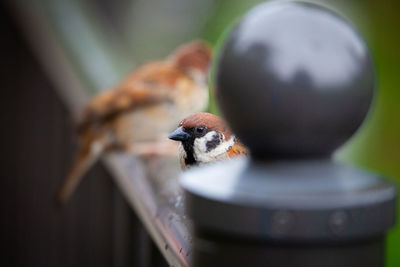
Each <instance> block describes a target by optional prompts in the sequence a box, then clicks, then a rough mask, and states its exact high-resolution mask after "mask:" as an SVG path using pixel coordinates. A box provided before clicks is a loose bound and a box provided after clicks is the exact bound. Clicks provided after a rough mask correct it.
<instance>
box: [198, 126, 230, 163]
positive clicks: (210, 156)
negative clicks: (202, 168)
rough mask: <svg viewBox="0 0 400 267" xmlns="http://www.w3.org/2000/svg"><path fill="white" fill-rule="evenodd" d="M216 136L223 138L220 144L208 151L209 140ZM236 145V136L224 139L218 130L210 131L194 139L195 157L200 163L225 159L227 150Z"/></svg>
mask: <svg viewBox="0 0 400 267" xmlns="http://www.w3.org/2000/svg"><path fill="white" fill-rule="evenodd" d="M215 136H217V137H219V138H221V142H220V144H218V145H217V146H216V147H215V148H213V149H211V150H209V151H207V142H209V141H212V140H213V139H214V138H215ZM233 145H234V138H233V137H231V139H229V140H227V141H226V140H224V139H223V137H221V136H220V135H219V134H218V133H217V132H215V131H211V132H208V133H207V134H206V135H205V136H203V137H201V138H197V139H195V140H194V145H193V150H194V157H195V159H196V161H198V162H199V163H206V162H210V161H215V160H219V159H223V158H224V157H226V151H228V150H229V148H230V147H232V146H233Z"/></svg>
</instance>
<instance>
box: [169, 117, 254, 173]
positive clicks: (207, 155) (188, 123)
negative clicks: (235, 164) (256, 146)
mask: <svg viewBox="0 0 400 267" xmlns="http://www.w3.org/2000/svg"><path fill="white" fill-rule="evenodd" d="M168 138H169V139H172V140H175V141H180V146H179V161H180V164H181V168H182V169H187V168H189V167H192V166H196V165H202V164H207V163H210V162H216V161H221V160H226V159H230V158H233V157H236V156H239V155H248V154H249V153H248V150H247V148H246V147H245V146H244V145H243V144H242V143H241V142H240V141H239V139H238V138H236V137H235V136H234V135H233V134H232V132H231V131H230V130H229V128H228V127H227V125H226V123H225V122H224V120H222V119H221V118H220V117H218V116H216V115H213V114H211V113H206V112H200V113H196V114H192V115H189V116H188V117H186V118H184V119H183V120H182V121H181V122H180V123H179V125H178V128H177V129H176V130H175V131H174V132H172V133H171V134H170V135H169V136H168Z"/></svg>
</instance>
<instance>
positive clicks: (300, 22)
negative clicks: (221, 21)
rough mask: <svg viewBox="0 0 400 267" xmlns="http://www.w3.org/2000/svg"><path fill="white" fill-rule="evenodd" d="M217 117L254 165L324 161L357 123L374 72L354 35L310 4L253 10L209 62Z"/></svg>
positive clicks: (329, 13)
mask: <svg viewBox="0 0 400 267" xmlns="http://www.w3.org/2000/svg"><path fill="white" fill-rule="evenodd" d="M215 75H216V76H215V82H216V85H215V87H216V94H217V100H218V103H219V106H220V108H221V111H222V114H223V116H224V117H225V118H226V120H227V121H228V123H229V125H230V126H231V128H232V130H233V131H234V132H235V133H236V134H237V135H238V136H239V138H240V139H241V140H242V141H243V142H244V143H245V144H246V145H247V146H249V148H250V150H251V152H252V155H253V156H254V157H256V158H301V157H321V156H329V155H330V154H331V153H332V151H333V150H335V149H336V148H337V147H338V146H340V145H341V144H343V143H344V142H345V141H346V140H347V139H348V138H349V137H350V136H351V135H352V134H353V133H354V132H355V131H356V130H357V129H358V127H359V126H360V124H361V123H362V121H363V120H364V118H365V116H366V114H367V112H368V109H369V106H370V103H371V100H372V96H373V89H374V86H375V71H374V66H373V63H372V60H371V56H370V53H369V51H368V48H367V46H366V44H365V42H364V41H363V39H362V38H361V37H360V35H359V34H358V32H357V31H356V30H355V29H354V27H353V26H352V25H350V24H349V23H348V22H347V21H346V20H344V19H343V18H341V17H340V16H338V15H337V14H335V13H333V12H332V11H330V10H328V9H326V8H324V7H321V6H318V5H315V4H310V3H303V2H273V3H264V4H261V5H258V6H256V7H255V8H253V9H252V10H251V11H250V12H248V13H247V15H245V16H244V17H243V19H242V20H241V21H240V22H239V24H238V25H237V26H236V27H235V28H234V29H233V30H232V31H231V33H230V34H229V35H228V37H227V39H226V41H225V44H224V45H223V47H222V49H221V51H220V55H219V58H218V61H217V68H216V73H215Z"/></svg>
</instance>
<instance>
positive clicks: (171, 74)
mask: <svg viewBox="0 0 400 267" xmlns="http://www.w3.org/2000/svg"><path fill="white" fill-rule="evenodd" d="M184 77H185V76H184V74H183V73H182V72H181V71H180V70H179V69H176V68H174V67H173V66H171V65H170V64H168V63H163V62H153V63H149V64H147V65H145V66H143V67H141V68H139V69H138V70H136V71H135V72H133V73H132V74H131V75H129V76H128V77H127V78H126V79H125V80H124V81H123V82H122V83H121V84H119V85H118V86H117V87H116V88H114V89H112V90H108V91H105V92H103V93H101V94H99V95H98V96H96V97H95V98H94V99H93V100H92V101H91V102H90V103H89V105H88V106H87V107H86V109H85V110H84V112H83V119H82V121H81V123H80V124H79V125H78V132H79V133H82V132H85V130H86V129H87V128H88V127H89V126H92V125H101V124H102V123H104V122H107V121H110V120H112V119H113V118H115V117H116V116H118V115H119V114H121V113H123V112H126V111H129V110H132V109H136V108H140V107H144V106H149V105H154V104H157V103H160V102H168V101H173V99H172V96H171V95H172V91H173V90H174V87H175V84H176V82H177V80H178V79H180V78H184Z"/></svg>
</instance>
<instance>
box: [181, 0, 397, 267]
mask: <svg viewBox="0 0 400 267" xmlns="http://www.w3.org/2000/svg"><path fill="white" fill-rule="evenodd" d="M215 78H216V79H215V80H216V90H217V97H218V102H219V104H220V107H221V110H222V113H223V115H224V117H225V118H226V119H227V121H228V123H229V125H230V126H231V128H232V129H233V131H234V132H236V133H237V135H238V136H239V138H241V140H242V141H243V142H244V143H245V144H246V145H248V146H249V148H250V150H251V153H252V156H251V158H250V159H238V160H232V161H229V162H224V163H220V164H215V165H210V166H206V167H203V168H198V169H193V170H190V171H188V172H186V173H184V174H183V175H182V177H181V184H182V186H183V188H184V191H185V197H186V200H185V201H186V209H187V212H188V214H189V216H190V217H191V218H192V219H193V223H194V237H193V240H194V241H193V257H192V259H193V261H192V265H193V266H211V267H212V266H268V267H271V266H279V267H288V266H290V267H292V266H304V267H313V266H315V267H317V266H318V267H320V266H324V267H330V266H335V267H337V266H341V267H343V266H349V267H350V266H351V267H354V266H362V267H368V266H371V267H372V266H374V267H376V266H383V265H384V239H385V233H386V231H387V229H388V228H389V227H391V226H393V225H394V221H395V197H396V189H395V187H394V185H393V184H391V183H389V182H387V181H385V180H383V179H381V178H380V177H379V175H376V174H373V173H370V172H366V171H362V170H360V169H357V168H354V167H350V166H347V165H345V164H342V163H338V162H335V161H333V160H332V159H331V154H332V152H333V151H334V150H335V149H336V148H337V147H338V146H340V145H342V144H343V143H344V142H345V141H346V140H348V139H349V138H350V137H351V136H352V135H353V133H354V132H355V131H356V130H357V129H358V127H359V126H360V124H361V123H362V121H363V120H364V118H365V116H366V114H367V112H368V109H369V106H370V103H371V100H372V96H373V89H374V87H375V70H374V66H373V63H372V60H371V57H370V54H369V51H368V48H367V47H366V45H365V43H364V41H363V39H362V38H361V37H360V36H359V34H358V33H357V31H356V30H355V29H354V28H353V27H352V26H351V25H350V24H349V23H348V22H347V21H345V20H344V19H342V18H341V17H340V16H338V15H337V14H335V13H334V12H332V11H330V10H327V9H325V8H323V7H320V6H317V5H314V4H309V3H302V2H275V3H267V4H261V5H259V6H256V7H255V8H254V9H252V10H251V11H250V12H248V13H247V15H245V16H244V18H243V19H242V20H241V21H240V22H239V24H238V25H237V26H236V27H235V28H234V29H233V30H232V32H231V33H230V34H229V36H228V37H227V40H226V42H225V44H224V46H223V47H222V50H221V52H220V55H219V59H218V65H217V70H216V77H215Z"/></svg>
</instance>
